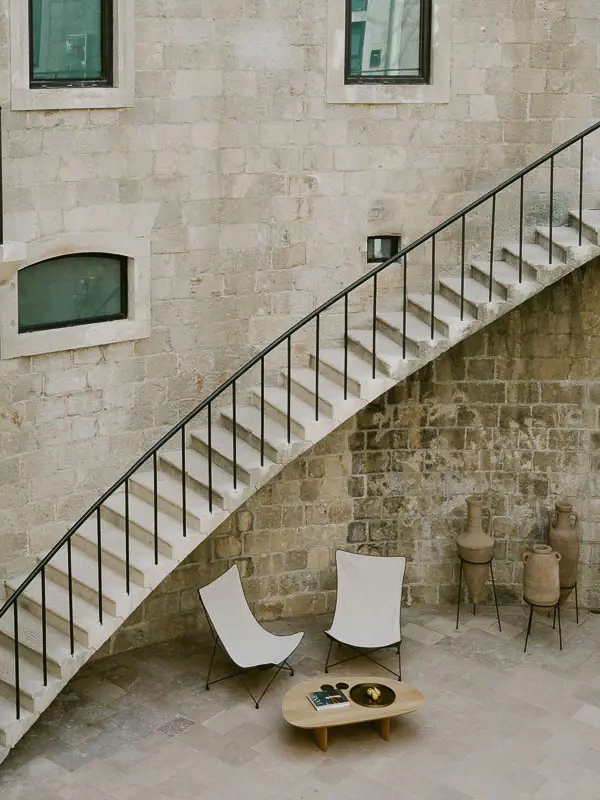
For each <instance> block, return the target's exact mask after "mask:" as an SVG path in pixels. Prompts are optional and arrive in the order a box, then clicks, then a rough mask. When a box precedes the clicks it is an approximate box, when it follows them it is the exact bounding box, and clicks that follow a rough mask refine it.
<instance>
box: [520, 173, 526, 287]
mask: <svg viewBox="0 0 600 800" xmlns="http://www.w3.org/2000/svg"><path fill="white" fill-rule="evenodd" d="M524 188H525V178H524V177H523V176H522V175H521V189H520V200H519V283H522V282H523V192H524Z"/></svg>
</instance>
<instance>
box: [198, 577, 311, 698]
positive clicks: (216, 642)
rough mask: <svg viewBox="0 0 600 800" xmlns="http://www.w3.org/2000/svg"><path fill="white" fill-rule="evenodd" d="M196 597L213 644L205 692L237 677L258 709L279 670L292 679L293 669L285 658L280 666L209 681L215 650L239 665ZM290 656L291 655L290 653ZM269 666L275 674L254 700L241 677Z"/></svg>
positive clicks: (245, 671) (246, 671) (275, 665)
mask: <svg viewBox="0 0 600 800" xmlns="http://www.w3.org/2000/svg"><path fill="white" fill-rule="evenodd" d="M198 597H199V598H200V602H201V603H202V608H203V609H204V613H205V615H206V619H207V620H208V626H209V628H210V632H211V635H212V637H213V642H214V644H213V650H212V655H211V658H210V665H209V667H208V674H207V676H206V686H205V688H206V691H207V692H208V691H209V689H210V687H211V686H214V684H215V683H220V682H221V681H227V680H229V679H230V678H238V677H239V678H240V683H241V684H242V686H243V687H244V689H245V690H246V692H247V693H248V694H249V695H250V698H251V699H252V701H253V702H254V707H255V708H259V705H260V701H261V700H262V699H263V697H264V696H265V694H266V693H267V691H268V689H270V687H271V684H272V683H273V681H274V680H275V678H276V677H277V676H278V675H279V673H280V672H281V670H282V669H286V670H289V673H290V677H292V676H293V675H294V669H293V667H291V666H290V665H289V664H288V660H287V658H286V659H284V660H283V661H282V662H281V663H280V664H257V665H256V666H254V667H246V668H240V670H239V671H238V672H232V673H231V675H224V676H223V677H222V678H215V680H214V681H211V679H210V676H211V673H212V668H213V664H214V661H215V656H216V654H217V648H219V650H220V651H221V652H222V653H223V655H224V656H225V658H226V659H228V660H229V661H231V663H232V664H235V665H236V667H237V666H239V664H236V663H235V661H234V660H233V659H232V658H231V656H230V655H229V653H228V652H227V650H226V648H225V647H224V645H223V643H222V642H221V640H220V638H219V635H218V633H217V631H216V629H215V627H214V625H213V624H212V621H211V619H210V616H209V614H208V611H207V610H206V606H205V605H204V603H203V601H202V597H201V595H200V593H199V592H198ZM298 644H299V643H298ZM297 647H298V645H296V647H295V648H294V650H296V648H297ZM294 650H292V653H293V652H294ZM290 655H291V653H290ZM288 658H289V656H288ZM271 666H272V667H274V668H275V673H274V675H273V676H272V678H271V680H270V681H269V682H268V683H267V685H266V686H265V688H264V689H263V691H262V692H261V694H260V695H259V696H258V698H256V697H255V696H254V695H253V694H252V692H251V691H250V689H249V688H248V686H247V685H246V682H245V681H244V679H243V677H242V676H243V675H247V674H248V673H250V672H252V671H253V670H256V669H263V668H265V667H271Z"/></svg>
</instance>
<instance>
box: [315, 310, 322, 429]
mask: <svg viewBox="0 0 600 800" xmlns="http://www.w3.org/2000/svg"><path fill="white" fill-rule="evenodd" d="M320 324H321V315H320V314H317V325H316V334H315V337H316V347H315V350H316V356H317V358H316V363H315V420H317V421H318V419H319V339H320Z"/></svg>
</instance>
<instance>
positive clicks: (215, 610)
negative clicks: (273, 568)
mask: <svg viewBox="0 0 600 800" xmlns="http://www.w3.org/2000/svg"><path fill="white" fill-rule="evenodd" d="M198 594H199V595H200V602H201V603H202V605H203V606H204V610H205V611H206V616H207V619H208V624H209V625H210V630H211V633H212V635H213V639H214V647H213V651H212V657H211V659H210V667H209V668H208V675H207V677H206V689H207V691H208V689H209V688H210V687H211V686H212V684H213V683H219V681H224V680H227V679H228V678H234V677H236V676H237V675H242V674H244V673H245V672H246V671H248V670H251V669H253V668H255V667H263V666H269V665H273V666H274V667H277V671H276V672H275V674H274V675H273V677H272V678H271V680H270V681H269V683H268V684H267V686H266V687H265V689H264V691H263V692H262V694H261V695H260V697H259V698H258V699H257V698H256V697H254V695H253V694H252V692H251V691H250V690H249V689H248V687H247V686H246V684H245V683H244V682H243V680H242V683H244V688H245V689H246V691H247V692H248V694H249V695H250V697H251V698H252V699H253V700H254V704H255V706H256V708H258V705H259V703H260V701H261V700H262V699H263V697H264V695H265V693H266V691H267V689H268V688H269V687H270V686H271V684H272V683H273V681H274V680H275V678H276V677H277V675H279V672H280V671H281V669H282V668H285V669H287V670H289V671H290V674H291V675H293V674H294V670H293V669H292V667H290V665H289V664H288V662H287V659H288V658H289V657H290V655H291V653H293V651H294V650H295V649H296V648H297V647H298V645H299V644H300V641H301V639H302V637H303V636H304V633H293V634H291V635H289V636H276V635H275V634H274V633H269V632H268V631H266V630H265V629H264V628H263V627H262V626H261V625H259V624H258V622H257V621H256V619H255V618H254V616H253V614H252V612H251V611H250V608H249V607H248V602H247V600H246V597H245V595H244V590H243V588H242V581H241V579H240V572H239V569H238V568H237V565H235V564H234V566H233V567H230V568H229V569H228V570H227V572H225V573H223V575H221V576H220V577H219V578H217V579H216V580H214V581H213V582H212V583H209V584H208V586H205V587H204V588H203V589H199V590H198ZM217 647H219V648H220V649H221V651H222V652H223V653H224V654H225V655H227V656H228V657H229V658H230V659H231V661H233V663H234V664H235V665H236V666H238V667H240V671H239V672H234V673H233V674H231V675H225V676H224V677H223V678H217V679H216V680H214V681H211V680H210V676H211V672H212V668H213V663H214V660H215V655H216V651H217Z"/></svg>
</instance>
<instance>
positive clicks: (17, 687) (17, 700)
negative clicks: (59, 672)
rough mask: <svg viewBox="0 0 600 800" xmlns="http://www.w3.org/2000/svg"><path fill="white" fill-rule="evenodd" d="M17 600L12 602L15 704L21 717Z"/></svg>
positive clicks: (18, 716) (18, 715)
mask: <svg viewBox="0 0 600 800" xmlns="http://www.w3.org/2000/svg"><path fill="white" fill-rule="evenodd" d="M18 605H19V601H18V599H15V602H14V603H13V611H14V625H15V705H16V712H17V719H21V685H20V680H19V611H18Z"/></svg>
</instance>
